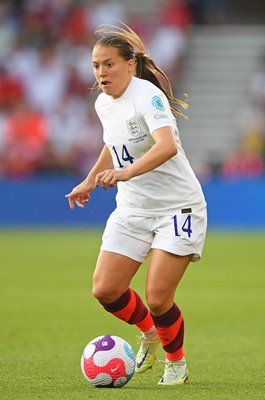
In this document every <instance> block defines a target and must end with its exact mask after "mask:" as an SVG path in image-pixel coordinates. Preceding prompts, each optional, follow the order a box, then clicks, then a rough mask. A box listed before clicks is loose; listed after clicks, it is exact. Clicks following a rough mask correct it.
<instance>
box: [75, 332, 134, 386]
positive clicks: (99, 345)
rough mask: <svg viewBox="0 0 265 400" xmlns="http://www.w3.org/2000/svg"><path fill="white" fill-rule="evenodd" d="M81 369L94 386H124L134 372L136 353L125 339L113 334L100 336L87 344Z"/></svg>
mask: <svg viewBox="0 0 265 400" xmlns="http://www.w3.org/2000/svg"><path fill="white" fill-rule="evenodd" d="M81 369H82V372H83V374H84V377H85V378H86V379H87V381H88V382H89V383H90V384H91V385H92V386H95V387H97V388H112V387H113V388H118V387H122V386H124V385H126V383H128V382H129V380H130V379H131V378H132V376H133V374H134V370H135V355H134V352H133V349H132V347H131V346H130V345H129V343H127V342H126V341H125V340H124V339H122V338H120V337H118V336H113V335H111V336H109V335H107V336H98V337H96V338H95V339H93V340H91V342H89V343H88V344H87V345H86V347H85V349H84V352H83V354H82V357H81Z"/></svg>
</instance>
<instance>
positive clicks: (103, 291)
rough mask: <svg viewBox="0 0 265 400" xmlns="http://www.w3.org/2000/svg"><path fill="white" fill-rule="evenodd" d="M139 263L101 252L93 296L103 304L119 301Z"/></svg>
mask: <svg viewBox="0 0 265 400" xmlns="http://www.w3.org/2000/svg"><path fill="white" fill-rule="evenodd" d="M140 265H141V263H140V262H139V261H136V260H133V259H131V258H129V257H126V256H124V255H122V254H118V253H114V252H109V251H104V250H101V252H100V254H99V257H98V260H97V264H96V268H95V271H94V275H93V295H94V296H95V297H96V298H97V299H98V300H100V301H102V302H107V303H110V302H113V301H115V300H117V299H118V298H119V297H120V296H121V295H122V294H123V293H124V292H125V291H126V290H127V289H128V287H129V285H130V282H131V280H132V278H133V276H134V275H135V273H136V272H137V270H138V268H139V267H140Z"/></svg>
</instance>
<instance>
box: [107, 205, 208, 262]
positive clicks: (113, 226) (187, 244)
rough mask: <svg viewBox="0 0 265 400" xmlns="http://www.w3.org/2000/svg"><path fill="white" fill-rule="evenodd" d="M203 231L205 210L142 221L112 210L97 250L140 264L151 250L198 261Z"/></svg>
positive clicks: (202, 243) (175, 212)
mask: <svg viewBox="0 0 265 400" xmlns="http://www.w3.org/2000/svg"><path fill="white" fill-rule="evenodd" d="M206 228H207V213H206V207H203V208H201V207H200V208H196V207H187V208H184V209H177V210H175V211H174V212H173V213H172V214H171V215H163V216H161V217H143V216H136V215H131V214H129V213H128V212H127V211H124V210H119V209H116V210H115V211H113V213H112V214H111V215H110V217H109V219H108V221H107V225H106V228H105V231H104V233H103V237H102V245H101V249H102V250H105V251H110V252H113V253H118V254H122V255H124V256H127V257H129V258H132V259H133V260H136V261H139V262H141V263H142V262H143V261H144V260H145V258H146V256H147V255H148V253H149V251H150V250H151V249H161V250H164V251H168V252H169V253H173V254H177V255H180V256H185V255H188V254H192V255H193V257H192V261H198V260H199V259H200V258H201V253H202V249H203V245H204V241H205V236H206Z"/></svg>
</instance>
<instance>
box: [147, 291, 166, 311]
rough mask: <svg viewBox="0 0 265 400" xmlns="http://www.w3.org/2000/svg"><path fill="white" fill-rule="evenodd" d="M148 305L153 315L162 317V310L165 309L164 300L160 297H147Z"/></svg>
mask: <svg viewBox="0 0 265 400" xmlns="http://www.w3.org/2000/svg"><path fill="white" fill-rule="evenodd" d="M147 304H148V307H149V310H150V311H151V314H153V315H160V314H161V310H162V309H163V299H162V298H160V297H158V296H155V295H154V296H153V295H151V296H148V297H147Z"/></svg>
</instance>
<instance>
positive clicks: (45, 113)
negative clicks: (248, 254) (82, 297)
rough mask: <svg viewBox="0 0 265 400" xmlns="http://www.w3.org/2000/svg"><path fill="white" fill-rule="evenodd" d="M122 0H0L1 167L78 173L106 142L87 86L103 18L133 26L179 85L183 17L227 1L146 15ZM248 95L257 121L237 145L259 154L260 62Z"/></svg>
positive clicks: (227, 166) (177, 4) (207, 16)
mask: <svg viewBox="0 0 265 400" xmlns="http://www.w3.org/2000/svg"><path fill="white" fill-rule="evenodd" d="M156 3H158V2H156ZM126 4H127V2H118V1H117V2H115V1H106V0H86V1H84V0H24V1H23V0H17V1H15V0H13V1H10V0H1V2H0V177H7V178H21V177H26V176H32V175H36V174H45V173H71V174H85V173H87V171H88V170H89V168H90V167H91V166H92V165H93V164H94V162H95V160H96V159H97V156H98V154H99V152H100V150H101V148H102V144H103V143H102V128H101V125H100V123H99V121H98V118H97V116H96V114H95V110H94V102H95V98H96V96H97V92H96V91H95V90H91V88H92V87H93V85H94V76H93V70H92V66H91V49H92V47H93V44H94V43H95V41H96V40H97V36H96V35H95V30H96V29H97V27H98V26H99V25H100V24H116V25H117V21H123V22H125V23H126V24H128V25H129V26H130V27H132V28H133V29H134V30H136V32H137V33H138V34H139V35H140V36H141V37H142V39H143V41H144V43H145V45H146V48H147V50H148V52H149V53H150V55H151V57H152V58H153V59H154V60H155V61H156V63H157V64H158V65H159V66H160V67H161V68H162V69H164V70H165V72H166V73H167V74H168V76H169V78H170V79H171V80H172V82H173V84H174V85H175V87H177V85H178V81H179V79H180V78H181V68H182V61H183V58H184V57H185V51H186V41H187V35H188V32H189V29H190V27H191V26H192V25H193V24H194V23H211V22H212V21H213V20H214V21H215V22H221V21H222V18H223V17H224V14H225V12H227V4H228V2H227V1H222V2H220V1H216V0H199V1H191V0H190V1H185V0H174V1H172V0H171V1H170V0H165V1H163V0H161V1H160V2H159V5H158V6H157V7H154V8H153V9H152V12H150V11H149V13H148V15H146V14H145V13H143V12H142V11H141V10H139V11H138V12H137V11H135V9H130V8H128V7H127V6H126ZM203 11H204V12H203ZM161 43H163V46H161ZM263 61H264V60H263ZM264 64H265V62H264ZM261 88H262V89H261ZM251 95H252V96H253V102H254V103H255V105H257V108H259V109H260V120H261V121H260V126H256V125H253V126H251V127H250V131H251V132H248V133H247V134H246V137H245V139H244V143H242V149H240V152H248V151H249V149H250V148H251V149H252V150H254V148H255V151H256V150H257V149H258V152H259V153H260V154H263V155H264V111H265V110H264V108H265V67H264V65H263V70H262V71H260V72H259V75H257V76H256V77H254V78H253V82H252V84H251ZM255 121H256V118H255ZM253 131H254V133H253ZM249 137H251V138H249ZM262 138H263V139H262ZM262 140H263V141H262ZM246 148H247V149H248V150H247V151H246ZM252 150H251V151H252ZM240 152H237V153H240ZM262 152H263V153H262ZM238 158H239V159H240V156H238V154H233V155H231V159H227V160H225V163H224V165H223V166H222V167H221V172H222V173H223V174H224V175H229V174H233V173H234V172H233V169H234V171H235V170H236V169H237V168H238V167H237V166H236V164H237V162H238V161H237V159H238ZM261 160H262V157H260V158H259V160H256V159H255V158H253V157H250V161H249V160H246V164H248V163H249V164H251V166H253V169H256V170H257V171H258V170H262V171H264V163H263V161H264V160H262V163H261ZM244 168H245V166H242V165H241V166H240V169H244Z"/></svg>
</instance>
